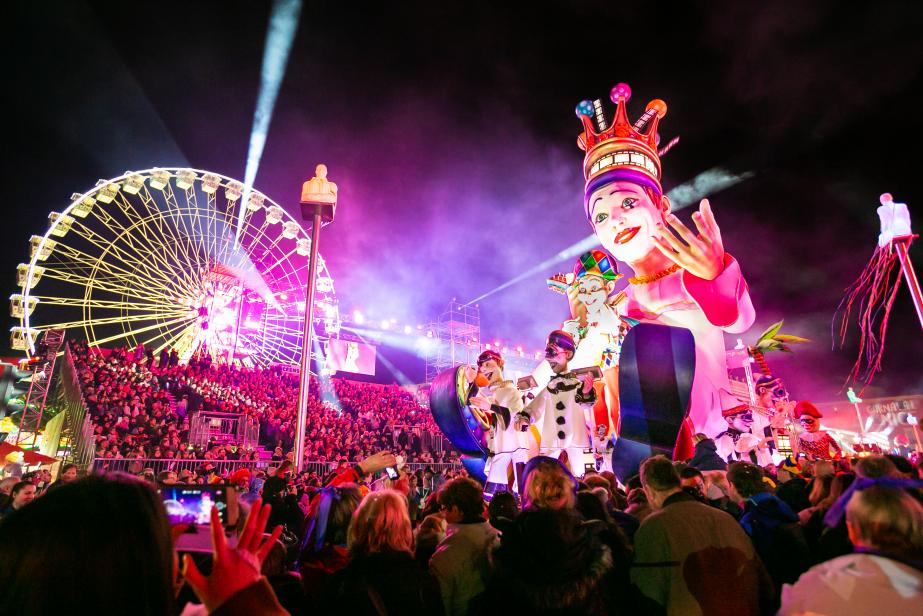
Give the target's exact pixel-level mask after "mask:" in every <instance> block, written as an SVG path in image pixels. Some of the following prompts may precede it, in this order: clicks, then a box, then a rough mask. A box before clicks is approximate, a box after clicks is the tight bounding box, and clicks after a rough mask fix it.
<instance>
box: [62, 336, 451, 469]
mask: <svg viewBox="0 0 923 616" xmlns="http://www.w3.org/2000/svg"><path fill="white" fill-rule="evenodd" d="M70 350H71V353H72V356H73V358H74V364H75V368H76V370H77V375H78V379H79V384H80V388H81V391H82V394H83V397H84V400H85V402H86V405H87V408H88V411H89V413H90V415H91V417H92V418H93V422H94V426H95V438H96V457H97V458H141V459H149V458H154V459H161V458H167V459H180V460H181V459H189V460H193V459H197V460H202V459H205V460H208V459H215V460H226V459H233V460H239V459H243V460H248V459H253V458H254V457H255V456H256V453H255V452H254V450H252V449H249V450H248V449H245V448H242V447H238V446H235V445H228V444H224V443H216V444H211V443H210V444H208V445H197V446H196V445H191V444H190V439H189V436H190V423H191V418H192V416H193V414H194V413H196V412H198V411H199V410H203V411H215V412H221V413H232V414H239V415H242V416H246V417H249V418H251V419H252V420H253V421H255V422H257V423H259V426H260V446H262V447H263V448H265V449H266V450H267V452H272V455H273V456H275V459H276V460H277V461H278V460H279V459H281V458H283V457H285V456H286V455H289V454H290V453H291V452H292V449H293V443H294V434H295V419H296V418H295V415H296V408H297V401H298V377H297V375H294V374H291V373H290V372H287V371H284V370H283V369H282V368H278V367H276V368H268V369H258V368H244V367H240V366H238V365H233V366H232V365H229V364H227V363H224V362H213V361H212V360H211V356H210V355H207V354H204V355H203V356H202V358H201V359H199V358H198V357H193V358H192V359H191V360H190V361H189V363H188V364H186V363H182V364H181V363H179V361H178V358H177V355H176V354H175V353H173V354H171V353H167V352H163V353H161V354H160V356H159V358H158V357H155V356H154V354H153V353H150V352H149V351H147V350H145V349H144V348H143V347H139V348H137V349H129V348H117V349H112V350H109V351H105V352H104V351H101V350H99V349H92V350H91V349H89V348H88V347H87V346H86V344H85V343H80V342H73V343H71V345H70ZM308 403H309V408H308V416H307V425H308V426H309V430H308V433H307V439H306V443H305V457H306V458H307V459H309V460H317V461H335V460H337V459H339V458H341V457H345V458H347V459H348V460H350V461H359V460H362V459H363V458H364V457H366V456H368V455H370V454H371V453H372V452H374V451H379V450H382V449H385V448H387V449H389V450H391V451H394V452H395V453H397V454H398V455H401V456H402V457H403V458H404V460H405V461H407V462H420V463H425V462H431V463H442V462H450V461H452V460H454V459H455V456H456V454H455V453H454V452H453V451H452V450H451V448H449V447H444V446H443V444H444V442H443V440H442V438H441V434H440V433H439V431H438V429H437V428H436V425H435V422H434V421H433V419H432V415H431V414H430V413H429V411H428V409H427V408H425V407H424V406H421V404H420V402H419V401H418V400H417V399H416V398H415V396H414V394H412V393H411V392H409V391H407V390H405V389H403V388H401V387H398V386H396V385H378V384H373V383H360V382H355V381H348V380H345V379H337V378H333V379H324V380H323V381H321V382H320V384H318V381H316V380H312V382H311V395H310V397H309V400H308ZM437 440H438V442H437Z"/></svg>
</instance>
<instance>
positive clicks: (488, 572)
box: [0, 452, 923, 616]
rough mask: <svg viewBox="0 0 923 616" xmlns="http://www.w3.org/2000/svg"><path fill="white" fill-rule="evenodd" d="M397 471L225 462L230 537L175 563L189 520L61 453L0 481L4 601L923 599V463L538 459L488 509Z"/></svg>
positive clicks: (731, 602) (781, 606) (594, 607)
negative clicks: (235, 512)
mask: <svg viewBox="0 0 923 616" xmlns="http://www.w3.org/2000/svg"><path fill="white" fill-rule="evenodd" d="M690 462H691V461H690ZM396 465H397V460H396V457H395V456H394V455H393V454H392V453H390V452H379V453H376V454H373V455H371V456H368V457H367V458H365V459H363V460H362V461H361V462H359V463H358V464H352V465H351V464H348V463H345V462H344V463H343V464H340V465H339V466H338V467H337V468H336V469H335V471H333V472H332V473H331V474H330V475H329V476H328V477H325V478H324V479H323V481H322V482H320V483H321V485H319V486H310V487H309V486H304V485H303V484H301V483H299V480H298V477H297V476H296V475H295V474H294V473H293V472H292V469H291V463H290V462H289V461H283V462H282V463H281V464H280V465H279V467H278V468H276V469H274V470H273V471H271V472H268V473H261V472H257V471H253V472H251V471H239V472H238V473H235V475H234V476H233V477H230V478H228V479H227V481H228V482H229V483H231V484H235V485H236V486H237V487H238V491H239V502H240V505H241V509H242V510H243V512H244V515H242V516H241V521H240V522H239V523H238V524H237V526H236V527H234V528H229V529H228V532H229V533H231V534H235V533H236V535H237V542H236V544H234V543H233V542H229V540H228V539H226V537H225V532H224V530H223V529H222V527H221V523H220V520H219V519H218V518H217V513H213V516H212V521H213V523H212V525H211V530H212V534H213V540H212V541H213V545H214V548H213V554H212V557H211V559H207V558H206V559H203V558H201V556H198V557H197V556H195V555H193V554H188V553H184V554H182V556H183V558H182V560H178V559H177V558H176V557H175V556H173V554H174V553H175V551H176V548H175V546H174V541H175V540H176V538H177V537H179V536H181V533H182V531H183V530H185V529H183V528H181V527H180V528H177V527H173V528H172V530H171V527H170V526H169V525H168V523H167V518H166V514H165V510H164V507H163V506H162V505H161V503H160V500H159V499H158V497H157V495H156V492H155V489H156V482H155V481H154V480H153V479H152V478H150V477H146V478H145V477H143V476H142V477H141V478H136V477H132V476H130V475H127V474H118V473H115V474H109V475H105V476H98V475H97V476H90V477H86V478H83V479H77V478H76V472H75V470H76V469H73V468H71V467H68V468H66V469H64V470H63V472H62V477H61V478H60V480H59V481H58V482H55V483H53V484H52V483H50V477H48V476H46V475H45V474H33V475H31V476H30V477H28V478H25V477H24V478H22V480H21V481H18V482H16V483H15V485H13V486H10V485H8V484H5V483H0V491H6V490H9V491H10V495H8V496H4V497H2V498H0V512H2V514H3V519H2V520H0V610H3V611H4V613H54V612H57V611H62V610H64V609H68V610H77V611H78V612H80V611H88V610H93V611H94V612H96V613H110V612H113V613H114V612H119V611H126V610H128V609H129V608H128V607H127V606H131V608H130V610H131V611H139V612H142V613H149V614H176V613H180V611H181V610H182V611H183V613H185V614H190V613H199V614H201V613H214V614H238V613H239V614H244V613H246V614H285V613H291V614H308V613H310V614H370V615H377V614H450V615H453V616H454V615H464V614H471V615H472V616H477V615H486V614H511V613H517V614H518V613H523V614H605V615H617V614H735V615H745V614H775V613H778V614H784V615H788V614H806V613H816V614H867V613H882V614H889V615H900V614H919V613H920V606H921V605H923V505H921V502H923V461H918V462H917V466H916V467H914V466H913V465H911V464H910V463H909V462H908V460H906V459H904V458H900V457H897V456H868V457H864V458H858V459H854V460H852V461H838V462H836V463H830V462H809V463H803V464H801V465H795V464H791V463H790V461H789V462H788V463H785V464H784V465H782V466H780V467H766V468H760V467H758V466H756V465H753V464H750V463H746V462H738V463H732V464H731V465H729V467H728V468H727V470H704V471H703V470H701V469H698V468H696V467H694V466H690V465H689V463H683V462H672V461H670V460H668V459H666V458H664V457H662V456H656V457H652V458H649V459H647V460H645V461H644V462H643V463H642V465H641V468H640V473H639V474H638V475H637V476H635V477H633V478H631V479H629V480H628V481H627V483H626V484H625V485H622V484H621V483H619V482H617V481H616V480H615V478H614V477H613V476H612V475H611V473H608V472H603V473H600V474H597V473H589V474H588V475H586V476H585V477H583V478H581V479H575V478H574V477H573V476H572V475H571V474H570V472H569V471H568V469H567V468H566V467H565V466H564V465H563V464H561V463H560V462H559V461H557V460H553V459H551V458H545V457H538V458H535V459H533V460H532V461H530V463H529V464H528V466H527V468H526V471H525V474H526V477H525V483H524V490H523V494H522V497H521V500H520V498H519V497H518V496H517V495H515V494H513V493H510V492H500V493H498V494H496V495H495V496H494V497H493V499H492V500H491V501H490V502H489V503H487V502H485V500H484V496H483V492H482V485H481V484H479V483H478V482H476V481H474V480H473V479H471V478H469V477H467V476H465V474H464V471H460V472H459V473H458V475H457V476H453V477H448V478H444V479H443V480H442V481H441V482H438V483H437V482H436V481H435V480H434V477H433V476H432V475H430V476H429V477H422V478H418V477H416V476H414V475H411V474H409V473H401V474H400V476H399V477H397V478H396V479H389V478H387V476H386V475H384V474H383V473H382V471H383V470H385V469H386V468H387V467H394V466H396ZM157 479H159V481H160V482H161V483H166V484H169V483H172V482H175V481H177V480H179V478H178V477H175V476H169V475H168V474H167V475H164V476H161V477H159V478H157ZM23 484H28V485H23ZM46 485H47V486H48V487H47V488H45V486H46ZM10 488H11V489H10ZM42 492H44V493H42ZM37 494H38V496H36V495H37ZM65 512H66V513H65ZM247 512H249V515H246V514H247ZM65 517H66V520H67V523H66V524H65V523H62V520H64V519H65ZM200 532H208V531H206V530H202V531H200ZM232 545H233V546H234V547H231V546H232ZM86 546H92V549H86ZM180 551H182V550H180ZM49 565H50V566H49ZM73 571H80V572H81V575H80V576H75V575H73V574H72V572H73ZM63 572H67V573H66V574H65V573H63ZM110 588H111V589H114V590H113V591H112V592H107V590H108V589H110ZM196 602H198V604H197V603H196Z"/></svg>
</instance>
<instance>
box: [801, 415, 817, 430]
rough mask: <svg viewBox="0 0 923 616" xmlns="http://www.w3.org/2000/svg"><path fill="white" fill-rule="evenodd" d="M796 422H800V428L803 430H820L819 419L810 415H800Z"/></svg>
mask: <svg viewBox="0 0 923 616" xmlns="http://www.w3.org/2000/svg"><path fill="white" fill-rule="evenodd" d="M798 423H800V424H801V429H802V430H804V431H805V432H817V431H818V430H820V421H818V420H817V418H815V417H811V416H810V415H802V416H801V419H799V420H798Z"/></svg>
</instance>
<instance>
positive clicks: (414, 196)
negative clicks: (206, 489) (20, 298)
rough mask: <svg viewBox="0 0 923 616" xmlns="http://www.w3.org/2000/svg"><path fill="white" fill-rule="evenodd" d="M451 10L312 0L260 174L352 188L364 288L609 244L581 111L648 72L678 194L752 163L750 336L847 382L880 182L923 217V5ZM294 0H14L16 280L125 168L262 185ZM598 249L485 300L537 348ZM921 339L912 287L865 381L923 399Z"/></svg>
mask: <svg viewBox="0 0 923 616" xmlns="http://www.w3.org/2000/svg"><path fill="white" fill-rule="evenodd" d="M448 4H449V3H439V2H426V3H422V2H378V3H368V4H366V3H349V2H310V1H306V2H305V3H304V7H303V9H302V13H301V22H300V27H299V30H298V34H297V38H296V40H295V43H294V47H293V49H292V55H291V58H290V61H289V64H288V68H287V73H286V76H285V80H284V82H283V84H282V89H281V91H280V94H279V98H278V101H277V105H276V108H275V114H274V117H273V121H272V125H271V127H270V131H269V135H268V139H267V142H266V148H265V152H264V155H263V158H262V163H261V166H260V170H259V174H258V176H257V179H256V182H255V186H256V187H257V188H258V189H259V190H261V191H263V192H265V193H266V194H268V195H269V196H271V197H272V198H273V199H275V200H276V201H278V202H280V203H282V204H283V205H285V206H286V207H287V208H288V209H289V211H291V212H292V213H293V214H296V215H297V199H298V192H299V188H300V185H301V182H302V181H304V180H306V179H308V178H309V177H310V176H311V175H312V172H313V169H314V166H315V164H317V163H318V162H323V163H326V164H327V165H328V167H329V177H330V179H332V180H334V181H336V182H337V183H338V184H339V187H340V199H339V208H338V213H337V220H336V222H335V223H334V224H333V225H331V226H330V227H328V228H327V229H325V230H324V235H323V238H322V242H321V252H322V254H323V255H324V257H325V258H326V259H327V262H328V266H329V268H330V271H331V273H332V274H333V276H334V277H335V279H336V285H337V293H338V296H339V298H340V302H341V307H342V308H344V309H352V308H357V309H361V310H363V311H366V312H370V311H371V315H370V316H372V317H373V318H377V319H381V318H391V317H394V318H397V319H398V320H399V321H401V322H404V323H411V324H415V323H423V322H426V321H428V320H431V319H434V318H435V317H436V315H437V314H438V313H439V311H440V309H441V308H442V307H443V306H444V305H445V304H446V303H447V302H448V301H449V300H450V299H451V298H453V297H457V298H458V299H461V300H466V301H467V300H469V299H473V298H475V297H478V296H480V295H481V294H483V293H485V292H487V291H489V290H490V289H493V288H495V287H497V286H498V285H500V284H502V283H503V282H504V281H507V280H509V279H511V278H513V277H515V276H516V275H518V274H520V273H521V272H523V271H526V270H528V269H529V268H530V267H531V266H533V265H534V264H536V263H539V262H541V261H544V260H545V259H548V258H550V257H551V256H553V255H554V254H555V253H557V252H558V251H561V250H563V249H565V248H567V247H569V246H571V245H572V244H573V243H575V242H577V241H579V240H580V239H582V238H583V237H585V236H586V235H587V234H588V233H589V232H590V228H589V226H588V224H587V222H586V220H585V218H584V215H583V211H582V201H581V199H582V188H583V178H582V174H581V162H582V156H583V154H582V152H580V151H579V150H578V149H577V147H576V145H575V139H576V136H577V134H578V133H579V132H580V124H579V122H578V121H577V119H576V118H575V116H574V112H573V110H574V106H575V105H576V103H578V102H579V101H581V100H583V99H593V98H601V99H603V100H604V102H605V103H606V104H608V105H609V106H608V107H607V109H608V112H609V113H610V114H611V113H612V111H614V106H613V105H611V104H609V103H608V93H609V90H610V88H611V87H612V86H613V85H614V84H615V83H617V82H622V81H623V82H627V83H629V84H630V85H631V87H632V90H633V98H632V100H631V102H630V104H629V109H630V117H631V118H632V120H633V119H635V118H636V117H637V116H638V115H639V114H640V113H641V112H642V111H643V108H644V105H645V104H646V102H647V101H648V100H651V99H653V98H662V99H664V100H665V101H666V102H667V104H668V106H669V112H668V115H667V117H666V118H665V119H664V121H663V122H662V123H661V128H660V133H661V135H662V136H663V137H664V139H670V138H672V137H673V136H675V135H680V136H681V141H680V143H679V145H678V146H676V147H675V148H674V149H673V150H672V151H671V152H670V153H669V154H668V155H666V156H665V157H664V161H663V164H664V186H665V188H666V189H667V190H669V189H670V188H672V187H674V186H676V185H678V184H681V183H683V182H686V181H689V180H691V179H692V178H694V177H695V176H696V175H697V174H699V173H702V172H703V171H706V170H708V169H713V168H718V167H720V168H723V169H726V170H728V172H730V173H734V174H752V175H751V177H749V179H747V180H745V181H743V182H741V183H739V184H737V185H736V186H734V187H732V188H729V189H727V190H725V191H722V192H719V193H717V194H714V195H712V196H711V202H712V206H713V208H714V210H715V213H716V217H717V220H718V223H719V224H720V225H721V228H722V233H723V237H724V241H725V247H726V249H727V250H728V251H729V252H730V253H732V254H733V255H734V256H735V257H737V259H738V260H739V261H740V263H741V265H742V268H743V271H744V274H745V276H746V278H747V280H748V282H749V285H750V292H751V295H752V298H753V301H754V304H755V306H756V309H757V322H756V325H755V326H754V327H753V328H752V330H751V332H750V333H748V334H747V335H745V336H744V338H745V340H746V341H747V342H753V341H754V340H755V338H756V336H757V335H758V334H759V332H760V331H762V329H764V328H765V327H766V326H768V325H769V324H770V323H772V322H774V321H777V320H779V319H781V318H784V319H785V321H786V326H785V331H787V332H788V333H792V334H797V335H801V336H805V337H808V338H811V339H812V340H813V343H812V344H811V345H810V346H807V347H804V348H799V349H798V350H797V353H796V354H795V355H791V356H782V357H775V356H770V357H769V358H768V359H769V362H770V364H771V365H772V366H773V367H774V370H775V372H776V373H777V374H779V375H780V376H782V377H783V378H784V379H785V380H786V382H787V384H788V385H789V389H790V391H791V392H792V393H793V395H794V396H795V397H797V398H813V399H815V400H816V401H828V400H834V399H838V398H840V397H841V394H840V393H839V389H840V386H841V385H842V382H843V379H844V378H845V376H846V375H847V374H848V372H849V369H850V367H851V365H852V361H853V360H854V356H855V346H854V344H855V340H854V336H853V338H851V339H850V341H849V342H850V344H848V345H847V348H846V349H844V350H843V351H832V350H831V337H830V321H831V317H832V315H833V311H834V309H835V307H836V305H837V303H838V301H839V299H840V297H841V295H842V292H843V289H844V288H845V287H846V286H847V285H848V284H850V283H851V282H852V281H853V280H854V279H855V277H856V276H858V274H859V273H860V271H861V270H862V267H863V266H864V265H865V263H866V261H867V260H868V258H869V257H870V256H871V253H872V251H873V249H874V247H875V244H876V239H877V234H878V219H877V216H876V214H875V208H876V207H877V205H878V196H879V194H880V193H882V192H885V191H890V192H892V193H893V194H894V196H895V199H896V200H897V201H903V202H906V203H908V204H909V206H910V208H911V213H912V214H915V215H916V228H917V230H918V231H919V230H920V229H921V228H923V213H921V212H923V210H921V208H920V204H921V203H923V191H921V189H920V188H919V178H920V171H919V160H920V154H919V147H920V139H921V136H923V121H921V117H923V114H921V113H920V109H921V108H923V88H921V85H923V81H921V77H920V76H921V74H923V71H921V68H923V43H921V37H920V33H919V24H920V23H923V12H921V9H920V8H918V7H919V4H918V3H915V2H907V3H862V4H859V3H848V4H847V3H843V2H834V1H826V2H803V1H802V2H785V3H775V2H771V3H748V2H726V3H724V2H685V3H654V2H645V3H618V2H586V1H584V2H554V3H540V2H527V3H526V2H524V3H506V2H459V3H452V6H448V7H447V6H446V5H448ZM270 7H271V3H269V2H189V1H178V2H156V3H153V2H86V1H83V0H73V1H70V0H68V1H62V2H57V3H55V2H33V1H15V2H7V3H4V7H3V9H2V10H3V18H2V21H3V24H4V26H3V28H4V44H5V45H6V46H7V50H6V52H5V53H4V58H5V64H6V73H7V75H8V78H7V79H6V80H5V81H6V87H5V88H4V89H5V92H6V97H5V98H6V100H7V104H8V107H7V108H8V109H9V111H8V112H7V116H6V117H7V122H6V127H7V128H6V131H5V132H6V134H7V135H8V136H9V135H12V139H11V140H10V139H9V137H8V138H7V139H6V143H5V148H4V149H5V154H6V155H5V157H4V158H5V164H4V165H3V175H4V184H3V185H4V190H5V196H4V198H3V208H4V209H3V212H4V214H5V224H4V231H3V241H2V242H0V251H2V252H0V255H2V260H0V270H2V271H5V272H6V275H5V278H4V279H5V280H6V281H7V288H8V290H9V292H10V293H13V292H15V268H16V264H17V263H19V262H24V261H27V260H28V239H29V236H30V235H32V234H41V233H43V232H44V230H45V229H46V228H47V220H46V216H47V214H48V212H50V211H52V210H57V211H60V210H61V209H63V208H64V207H66V205H67V204H68V202H69V201H68V200H69V197H70V195H71V193H73V192H83V191H85V190H87V189H89V188H90V187H92V186H93V185H94V184H95V182H96V180H97V179H99V178H110V177H115V176H117V175H120V174H121V173H123V172H124V171H126V170H130V169H146V168H149V167H154V166H185V165H188V166H192V167H196V168H200V169H207V170H211V171H216V172H218V173H222V174H225V175H228V176H231V177H234V178H238V179H243V176H244V166H245V161H246V154H247V147H248V141H249V135H250V127H251V124H252V118H253V110H254V105H255V102H256V97H257V92H258V89H259V83H260V79H259V76H260V64H261V60H262V53H263V46H264V39H265V34H266V27H267V22H268V18H269V13H270ZM10 77H11V78H10ZM10 104H11V105H10ZM691 212H692V209H691V208H687V209H686V210H684V211H682V212H681V213H680V216H681V218H683V219H685V220H687V221H688V217H689V214H690V213H691ZM921 255H923V242H918V243H917V244H916V245H915V246H914V248H913V256H914V260H915V262H916V264H917V269H918V271H919V272H920V274H923V258H921ZM572 267H573V263H572V262H567V263H562V264H559V265H558V266H556V267H554V268H550V269H549V270H547V271H543V272H541V273H540V274H536V275H534V276H532V277H530V278H528V279H526V280H524V281H522V282H520V283H518V284H516V285H513V286H511V287H509V288H507V289H505V290H504V291H502V292H500V293H497V294H495V295H492V296H490V297H489V298H487V299H485V300H484V301H483V302H481V304H480V308H481V316H482V329H483V335H484V337H485V338H487V337H490V338H499V339H501V340H503V341H504V342H509V343H512V344H524V345H525V346H526V348H527V349H529V350H534V349H536V348H539V346H540V345H541V344H543V341H544V336H545V335H546V334H547V332H548V331H550V330H551V329H553V328H554V327H556V326H557V325H558V324H559V322H560V320H561V319H563V318H566V316H567V312H566V306H565V303H564V301H563V300H562V299H561V297H560V296H557V295H554V294H552V293H550V292H549V291H547V290H546V288H545V284H544V279H545V277H546V276H548V275H550V274H552V273H555V272H557V271H562V272H563V271H567V270H569V269H571V268H572ZM10 322H11V324H12V319H10ZM4 338H5V337H4ZM7 342H8V341H6V340H4V343H7ZM728 342H729V345H731V344H733V340H729V341H728ZM921 349H923V334H921V331H920V325H919V323H918V322H917V320H916V315H915V313H914V310H913V305H912V303H911V299H910V296H909V293H907V291H906V288H904V289H902V290H901V291H900V293H899V294H898V296H897V300H896V303H895V308H894V312H893V314H892V318H891V325H890V328H889V337H888V341H887V345H886V356H885V361H884V363H883V368H884V372H883V373H882V374H881V375H879V377H877V379H876V381H875V383H874V385H873V387H871V388H869V390H867V391H866V397H874V396H876V395H899V394H909V393H920V392H921V391H923V369H921V365H923V350H921Z"/></svg>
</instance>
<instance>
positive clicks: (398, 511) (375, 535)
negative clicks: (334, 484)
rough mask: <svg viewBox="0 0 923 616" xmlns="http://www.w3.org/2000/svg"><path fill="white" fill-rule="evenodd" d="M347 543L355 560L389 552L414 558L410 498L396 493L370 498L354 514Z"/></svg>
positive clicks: (385, 491)
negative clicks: (409, 509) (408, 499)
mask: <svg viewBox="0 0 923 616" xmlns="http://www.w3.org/2000/svg"><path fill="white" fill-rule="evenodd" d="M346 541H347V545H348V546H349V551H350V553H351V554H353V555H354V556H355V555H359V554H375V553H377V552H383V551H386V550H387V551H393V552H407V553H408V554H413V531H412V530H411V528H410V515H409V514H408V513H407V498H406V497H405V496H404V495H403V494H401V493H400V492H398V491H396V490H379V491H378V492H370V493H369V494H367V495H366V497H365V498H364V499H362V502H361V503H359V508H358V509H356V512H355V513H353V518H352V521H351V522H350V523H349V532H348V533H347V538H346Z"/></svg>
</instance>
